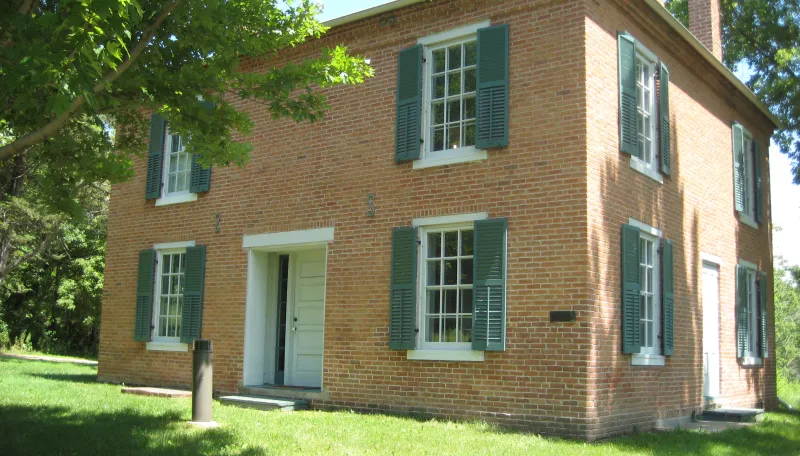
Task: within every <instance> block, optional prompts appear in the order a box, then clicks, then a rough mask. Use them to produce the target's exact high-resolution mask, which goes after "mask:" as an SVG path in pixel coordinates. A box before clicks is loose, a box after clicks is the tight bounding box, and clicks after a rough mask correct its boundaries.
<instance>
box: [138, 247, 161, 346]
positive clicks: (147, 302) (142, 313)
mask: <svg viewBox="0 0 800 456" xmlns="http://www.w3.org/2000/svg"><path fill="white" fill-rule="evenodd" d="M155 267H156V251H155V250H150V249H147V250H142V251H140V252H139V269H138V270H139V272H138V277H137V279H136V317H135V322H134V329H133V339H134V340H137V341H140V342H149V341H150V332H151V329H152V326H153V290H155Z"/></svg>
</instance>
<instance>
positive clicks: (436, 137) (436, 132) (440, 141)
mask: <svg viewBox="0 0 800 456" xmlns="http://www.w3.org/2000/svg"><path fill="white" fill-rule="evenodd" d="M433 150H444V127H440V128H434V129H433Z"/></svg>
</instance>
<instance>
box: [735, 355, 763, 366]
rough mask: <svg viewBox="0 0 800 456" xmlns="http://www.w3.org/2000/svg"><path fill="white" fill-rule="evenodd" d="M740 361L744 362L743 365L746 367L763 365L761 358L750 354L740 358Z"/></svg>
mask: <svg viewBox="0 0 800 456" xmlns="http://www.w3.org/2000/svg"><path fill="white" fill-rule="evenodd" d="M739 361H740V362H741V363H742V366H745V367H752V366H760V365H761V358H757V357H755V356H748V357H746V358H739Z"/></svg>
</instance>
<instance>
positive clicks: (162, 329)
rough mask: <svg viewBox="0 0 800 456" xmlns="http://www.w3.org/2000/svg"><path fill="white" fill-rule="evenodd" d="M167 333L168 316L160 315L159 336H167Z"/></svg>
mask: <svg viewBox="0 0 800 456" xmlns="http://www.w3.org/2000/svg"><path fill="white" fill-rule="evenodd" d="M166 335H167V318H166V317H160V318H159V319H158V336H159V337H165V336H166Z"/></svg>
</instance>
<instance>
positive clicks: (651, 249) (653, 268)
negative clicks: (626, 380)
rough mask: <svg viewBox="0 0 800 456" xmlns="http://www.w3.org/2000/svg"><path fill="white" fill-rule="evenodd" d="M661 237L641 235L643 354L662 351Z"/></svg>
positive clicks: (640, 269)
mask: <svg viewBox="0 0 800 456" xmlns="http://www.w3.org/2000/svg"><path fill="white" fill-rule="evenodd" d="M658 246H659V239H658V237H656V236H653V235H650V234H647V233H641V234H640V235H639V280H640V284H641V287H642V291H641V299H640V312H641V314H640V324H639V328H640V329H639V330H640V331H641V334H642V351H641V353H642V354H645V355H658V354H660V353H661V295H660V289H659V280H658V278H659V277H660V275H659V264H660V261H659V253H658Z"/></svg>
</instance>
